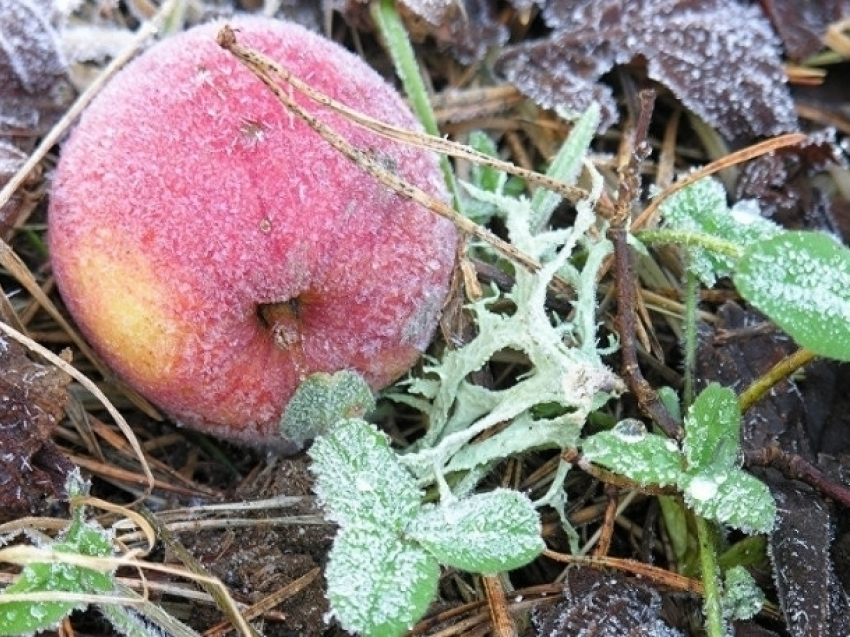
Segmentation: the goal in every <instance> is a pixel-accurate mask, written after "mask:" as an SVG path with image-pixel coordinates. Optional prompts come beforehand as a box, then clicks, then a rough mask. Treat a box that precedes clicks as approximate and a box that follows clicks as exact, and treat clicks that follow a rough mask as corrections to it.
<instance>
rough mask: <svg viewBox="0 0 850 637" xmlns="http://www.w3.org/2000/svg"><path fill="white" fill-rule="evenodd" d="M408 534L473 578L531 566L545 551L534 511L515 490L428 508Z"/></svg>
mask: <svg viewBox="0 0 850 637" xmlns="http://www.w3.org/2000/svg"><path fill="white" fill-rule="evenodd" d="M407 534H408V535H409V537H410V538H411V539H414V540H416V541H417V542H419V543H420V544H421V545H422V546H423V547H425V548H426V549H427V550H428V551H429V552H431V553H432V554H433V555H435V556H436V558H437V559H438V560H439V562H440V563H441V564H446V565H447V566H453V567H455V568H459V569H462V570H464V571H469V572H472V573H489V574H493V573H499V572H501V571H510V570H512V569H515V568H519V567H520V566H525V565H526V564H528V563H529V562H530V561H531V560H533V559H534V558H535V557H537V556H538V555H539V554H540V552H541V551H542V550H543V549H544V548H545V545H544V544H543V540H542V539H541V538H540V518H539V516H538V515H537V511H536V510H535V508H534V505H532V503H531V501H530V500H529V499H528V498H527V497H526V496H525V495H523V494H522V493H520V492H518V491H513V490H511V489H496V490H495V491H490V492H488V493H478V494H475V495H472V496H469V497H467V498H463V499H461V500H455V501H453V502H448V503H440V504H436V505H435V504H432V505H426V506H425V507H423V508H422V512H421V513H420V514H419V515H418V516H417V517H416V519H415V520H414V521H413V523H412V524H411V525H410V528H409V529H408V531H407Z"/></svg>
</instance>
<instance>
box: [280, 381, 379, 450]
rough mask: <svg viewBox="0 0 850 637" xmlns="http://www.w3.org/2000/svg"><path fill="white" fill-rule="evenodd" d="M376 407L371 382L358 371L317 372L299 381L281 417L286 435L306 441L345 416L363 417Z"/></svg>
mask: <svg viewBox="0 0 850 637" xmlns="http://www.w3.org/2000/svg"><path fill="white" fill-rule="evenodd" d="M374 408H375V397H374V396H373V395H372V390H371V389H370V388H369V384H368V383H367V382H366V381H365V380H364V379H363V377H362V376H361V375H360V374H358V373H357V372H354V371H351V370H342V371H339V372H336V373H334V374H326V373H324V372H317V373H315V374H311V375H310V376H308V377H307V378H305V379H304V380H303V381H301V384H300V385H298V389H296V390H295V393H294V394H293V396H292V398H291V399H290V400H289V402H288V403H287V405H286V410H285V411H284V412H283V416H282V417H281V419H280V433H281V435H283V437H284V438H289V439H290V440H296V441H298V442H303V441H305V440H310V439H313V438H315V437H316V436H318V435H319V434H323V433H325V432H327V431H328V430H330V428H331V427H332V426H333V425H334V424H336V423H337V422H339V421H340V420H343V419H346V418H361V417H363V416H365V415H366V414H367V413H368V412H370V411H372V409H374Z"/></svg>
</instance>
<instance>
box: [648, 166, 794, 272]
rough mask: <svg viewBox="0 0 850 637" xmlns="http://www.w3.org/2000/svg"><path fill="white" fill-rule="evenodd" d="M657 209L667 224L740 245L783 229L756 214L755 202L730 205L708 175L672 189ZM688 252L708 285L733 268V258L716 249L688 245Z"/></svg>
mask: <svg viewBox="0 0 850 637" xmlns="http://www.w3.org/2000/svg"><path fill="white" fill-rule="evenodd" d="M660 211H661V214H662V215H663V217H664V221H665V224H666V225H667V226H668V227H672V228H675V229H677V230H682V231H687V232H694V233H699V234H705V235H709V236H711V237H715V238H717V239H721V240H723V241H729V242H732V243H734V244H735V245H737V246H740V247H744V246H747V245H749V244H751V243H754V242H756V241H759V240H761V239H764V238H766V237H771V236H774V235H776V234H777V233H779V232H781V231H782V229H781V228H780V227H779V226H778V225H776V224H775V223H773V222H772V221H769V220H768V219H765V218H764V217H762V216H760V215H759V212H758V209H757V208H756V206H755V204H754V202H739V203H738V204H736V205H735V207H733V208H732V209H730V208H729V206H728V205H727V204H726V191H725V190H724V188H723V185H722V184H721V183H720V182H719V181H717V180H715V179H712V178H711V177H706V178H705V179H700V180H699V181H696V182H694V183H693V184H691V185H690V186H687V187H685V188H683V189H682V190H680V191H678V192H676V193H673V195H671V196H670V197H668V198H667V199H666V200H665V201H664V202H663V203H662V204H661V208H660ZM689 256H690V260H689V263H688V267H689V268H690V270H691V271H692V272H693V273H694V274H696V275H697V277H699V279H700V280H701V281H702V282H703V284H704V285H706V286H707V287H712V286H713V285H714V283H715V281H716V279H717V278H718V277H723V276H729V275H731V273H732V272H733V270H734V269H735V259H733V258H732V257H731V256H729V255H725V254H721V253H719V252H713V251H710V250H706V249H704V248H701V247H697V246H691V247H689Z"/></svg>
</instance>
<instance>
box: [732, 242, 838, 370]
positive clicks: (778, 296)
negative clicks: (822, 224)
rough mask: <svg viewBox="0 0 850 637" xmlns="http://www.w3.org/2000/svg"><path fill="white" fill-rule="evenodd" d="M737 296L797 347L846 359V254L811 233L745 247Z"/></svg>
mask: <svg viewBox="0 0 850 637" xmlns="http://www.w3.org/2000/svg"><path fill="white" fill-rule="evenodd" d="M734 281H735V285H736V287H737V288H738V291H739V292H740V293H741V295H742V296H743V297H744V298H746V299H747V300H748V301H749V302H750V303H752V304H753V305H754V306H755V307H757V308H758V309H759V310H761V311H762V312H764V313H765V314H767V315H768V316H769V317H770V318H771V319H772V320H773V321H774V322H775V323H776V324H777V325H779V326H780V327H781V328H782V329H783V330H785V331H786V332H787V333H788V334H789V335H791V337H792V338H793V339H794V340H795V341H796V342H797V343H799V344H800V345H802V346H803V347H806V348H808V349H810V350H812V351H813V352H815V353H816V354H818V355H820V356H826V357H829V358H835V359H838V360H843V361H850V250H848V249H847V248H845V247H844V246H842V245H840V244H839V243H838V242H837V241H836V240H834V239H833V238H832V237H830V236H828V235H825V234H822V233H816V232H789V233H785V234H781V235H779V236H776V237H774V238H772V239H767V240H765V241H761V242H758V243H755V244H753V245H751V246H750V247H749V248H748V249H747V250H746V251H745V253H744V256H743V257H742V258H741V260H740V261H739V263H738V265H737V271H736V273H735V276H734Z"/></svg>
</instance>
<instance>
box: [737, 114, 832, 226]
mask: <svg viewBox="0 0 850 637" xmlns="http://www.w3.org/2000/svg"><path fill="white" fill-rule="evenodd" d="M828 165H841V151H840V149H839V148H838V145H837V142H836V140H835V131H834V130H823V131H819V132H816V133H813V134H811V135H809V137H808V138H807V139H806V140H805V141H804V142H803V143H802V144H799V145H796V146H790V147H787V148H782V149H780V150H778V151H774V152H771V153H768V154H766V155H762V156H761V157H758V158H756V159H754V160H753V161H750V162H747V164H745V165H744V167H743V168H742V170H741V173H740V177H739V179H738V183H737V184H736V187H735V199H736V200H739V199H756V200H757V201H758V203H759V209H760V210H761V214H762V215H764V216H766V217H768V218H770V219H772V220H773V221H776V222H777V223H779V224H781V225H782V226H783V227H785V228H789V229H793V230H822V231H824V232H834V233H838V232H840V231H839V228H838V225H837V221H836V218H835V217H836V215H834V214H833V212H832V201H831V200H830V198H829V196H828V194H827V193H826V192H825V191H824V190H823V188H821V187H820V186H819V185H818V183H817V181H816V180H815V179H813V177H814V176H815V175H816V174H817V173H819V172H822V171H823V170H824V169H825V168H826V167H827V166H828Z"/></svg>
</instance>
